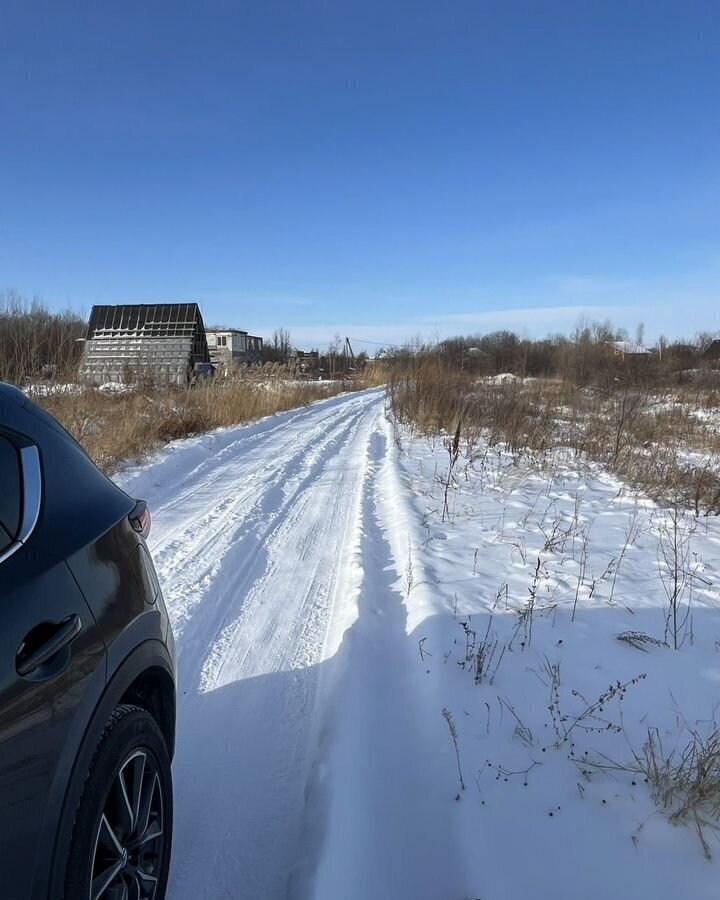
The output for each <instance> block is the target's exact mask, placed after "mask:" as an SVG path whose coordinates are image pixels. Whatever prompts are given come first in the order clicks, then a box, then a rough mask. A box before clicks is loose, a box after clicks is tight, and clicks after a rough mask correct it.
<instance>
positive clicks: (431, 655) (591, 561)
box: [118, 391, 720, 900]
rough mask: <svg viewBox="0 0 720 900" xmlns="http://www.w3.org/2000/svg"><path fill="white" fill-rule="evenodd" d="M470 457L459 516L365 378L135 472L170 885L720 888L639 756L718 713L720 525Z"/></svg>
mask: <svg viewBox="0 0 720 900" xmlns="http://www.w3.org/2000/svg"><path fill="white" fill-rule="evenodd" d="M471 449H472V450H473V459H472V460H470V459H469V458H468V456H466V455H465V456H463V455H461V457H460V459H459V461H458V464H457V466H456V470H455V479H454V481H453V483H452V484H451V486H450V489H449V490H448V504H447V509H445V508H444V489H443V487H442V485H441V484H440V482H441V480H442V479H443V478H444V477H445V475H446V473H447V469H448V454H447V451H446V449H445V448H444V446H443V444H442V441H440V440H438V441H436V442H434V443H428V442H427V441H425V440H421V439H411V438H410V437H408V436H407V435H405V434H400V435H398V436H396V435H395V434H394V432H393V429H392V427H391V426H390V424H389V423H388V422H387V420H386V418H385V410H384V398H383V393H382V392H381V391H369V392H366V393H363V394H354V395H348V396H342V397H337V398H333V399H329V400H324V401H321V402H319V403H316V404H315V405H313V406H312V407H309V408H307V409H303V410H299V411H294V412H291V413H286V414H283V415H279V416H276V417H273V418H270V419H268V420H265V421H263V422H260V423H257V424H256V425H253V426H250V427H245V428H236V429H228V430H223V431H220V432H217V433H215V434H213V435H209V436H206V437H202V438H196V439H191V440H187V441H182V442H178V443H177V444H175V445H172V446H170V447H169V448H168V449H166V450H165V451H163V452H162V453H161V454H160V455H159V456H158V457H157V459H156V460H155V461H154V462H153V463H152V464H150V465H148V466H144V467H141V468H139V469H136V470H130V471H127V472H125V473H124V474H123V475H122V476H121V477H120V478H119V479H118V480H119V481H120V482H121V484H122V485H123V487H125V488H126V489H127V490H128V491H130V492H131V493H134V494H135V495H136V496H143V497H145V498H146V499H147V500H148V501H149V503H150V506H151V509H152V512H153V533H152V536H151V546H152V550H153V554H154V557H155V561H156V565H157V568H158V571H159V574H160V576H161V579H162V582H163V586H164V591H165V595H166V599H167V602H168V606H169V609H170V612H171V615H172V618H173V623H174V626H175V631H176V635H177V639H178V647H179V670H180V671H179V675H180V683H179V694H180V697H179V699H180V708H179V719H178V728H179V732H178V749H177V756H176V760H175V766H174V772H175V786H176V830H175V845H174V851H173V855H174V859H173V876H172V882H171V888H170V894H169V897H170V900H210V898H212V900H229V898H233V900H234V898H238V900H280V898H286V897H287V898H290V900H339V898H343V900H391V898H392V900H476V898H482V900H507V898H518V900H520V898H522V900H525V898H528V897H533V898H546V897H547V898H553V900H571V898H572V900H576V898H577V897H580V896H582V897H584V898H588V900H601V898H603V900H604V898H618V897H652V898H653V900H664V898H668V900H669V898H673V900H676V898H677V897H678V896H687V897H692V898H697V900H704V898H710V897H713V898H714V897H715V896H716V895H717V881H718V869H717V864H716V863H715V862H714V861H713V862H708V861H707V860H706V858H705V854H704V851H703V846H702V844H701V842H700V840H699V839H698V836H697V834H696V833H695V832H694V831H693V829H692V828H691V827H690V826H687V825H682V824H680V825H677V826H675V827H673V826H672V825H670V824H669V823H668V814H667V812H661V811H658V808H657V807H656V806H655V804H654V803H653V802H652V797H651V787H650V785H648V784H646V783H645V781H644V779H643V777H642V776H641V775H638V774H637V773H635V772H633V771H631V770H630V769H628V768H627V766H628V764H632V763H633V759H634V757H633V754H634V753H636V754H642V748H643V745H644V743H645V742H646V740H647V734H648V729H649V728H652V729H657V736H658V737H659V738H660V739H661V740H662V744H663V748H664V751H665V752H666V755H669V754H670V753H672V751H673V749H674V748H678V750H681V749H682V748H683V747H684V746H685V745H686V743H687V741H688V735H689V731H690V730H691V729H695V730H697V731H698V732H699V733H700V734H707V733H709V732H711V731H712V730H713V728H714V727H715V726H714V724H713V718H714V716H715V713H716V706H717V703H718V688H719V686H720V654H719V653H718V647H719V646H720V644H717V643H716V642H717V641H720V602H719V601H718V598H717V584H718V567H719V566H720V523H718V521H717V520H716V519H702V520H699V521H696V520H694V519H690V518H684V517H681V518H680V519H679V521H678V522H677V523H676V525H675V523H672V522H670V521H669V519H668V515H667V514H666V513H664V512H663V511H661V510H658V509H657V508H656V507H655V506H654V505H652V504H651V503H649V502H647V501H644V500H643V499H642V498H638V497H636V496H634V495H633V494H632V493H631V492H629V491H628V490H626V489H624V488H623V486H622V485H621V484H619V483H618V482H617V481H615V480H613V479H612V478H610V477H608V476H607V475H605V474H603V473H602V472H601V471H599V470H597V469H594V468H590V467H587V466H585V465H580V464H576V463H575V462H574V461H573V459H572V457H571V456H569V455H568V456H566V457H565V456H563V455H562V454H556V455H555V457H554V460H553V463H552V465H551V466H549V467H548V466H547V465H543V466H540V465H538V464H537V463H532V462H531V461H530V460H523V459H512V458H511V457H509V456H507V455H504V454H502V453H499V452H497V451H488V450H486V448H484V447H482V446H480V445H478V446H476V447H474V448H471ZM443 513H445V515H444V516H443ZM443 518H444V519H445V521H443ZM671 539H673V540H671ZM672 547H674V548H675V549H676V550H678V548H679V551H678V552H679V556H678V558H679V559H680V560H681V563H680V565H679V567H678V568H679V576H678V577H679V581H678V582H675V581H674V580H673V577H672V572H671V571H670V569H669V568H668V566H667V564H666V562H665V560H666V558H667V552H668V550H669V549H672ZM673 558H674V557H673ZM676 584H677V585H679V586H680V587H682V593H681V594H680V595H679V619H678V623H679V631H678V640H679V642H680V643H681V645H682V646H681V648H680V649H679V650H677V651H676V650H674V649H672V648H671V647H668V646H664V645H662V642H664V641H666V640H667V641H668V642H669V643H670V644H672V643H673V637H674V636H673V634H672V633H668V631H667V627H666V622H667V612H668V593H667V592H668V589H670V590H671V591H672V590H673V588H672V585H676ZM573 611H574V619H573ZM688 612H689V614H688ZM629 631H633V632H636V633H640V634H643V635H647V636H649V637H652V638H654V639H656V640H657V641H659V642H660V645H658V644H655V643H649V642H647V641H644V640H642V641H640V640H639V639H636V640H635V646H633V645H631V644H629V643H627V642H625V641H618V639H617V638H618V635H620V634H622V633H625V632H629ZM640 676H645V677H640ZM633 679H637V681H636V683H630V684H628V686H627V688H626V689H624V690H623V691H620V692H618V693H617V694H616V695H615V696H612V697H610V698H608V699H606V700H605V701H604V702H601V703H596V702H595V701H597V700H598V698H600V697H601V696H602V695H603V694H604V692H606V691H607V690H608V688H609V686H611V685H617V683H618V682H620V683H621V684H623V685H624V684H626V683H628V682H631V681H632V680H633ZM550 707H552V709H551V708H550ZM443 711H445V716H443ZM566 736H567V740H565V737H566ZM456 746H457V753H456ZM458 764H459V767H458ZM461 779H462V782H461ZM670 811H672V810H670ZM704 834H705V837H706V840H707V842H708V850H709V852H710V853H711V854H712V855H713V856H716V855H718V854H720V846H718V842H717V840H716V838H715V837H714V834H713V832H712V829H710V828H705V829H704Z"/></svg>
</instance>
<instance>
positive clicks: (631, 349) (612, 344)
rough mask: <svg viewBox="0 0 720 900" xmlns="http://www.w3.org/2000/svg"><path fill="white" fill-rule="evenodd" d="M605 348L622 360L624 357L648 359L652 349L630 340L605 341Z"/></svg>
mask: <svg viewBox="0 0 720 900" xmlns="http://www.w3.org/2000/svg"><path fill="white" fill-rule="evenodd" d="M605 347H606V348H607V350H608V351H609V352H610V353H612V354H613V356H617V357H619V358H620V359H622V360H626V359H650V358H651V357H652V350H648V348H647V347H643V346H642V344H635V343H633V342H632V341H605Z"/></svg>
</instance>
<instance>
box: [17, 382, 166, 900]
mask: <svg viewBox="0 0 720 900" xmlns="http://www.w3.org/2000/svg"><path fill="white" fill-rule="evenodd" d="M0 434H2V435H3V436H5V437H7V438H9V439H10V440H11V441H12V442H13V444H14V445H15V446H16V447H17V448H18V450H19V449H20V448H21V447H33V448H34V447H36V448H37V455H36V456H35V457H34V458H35V459H36V460H39V464H40V465H39V469H38V466H37V464H36V465H35V468H36V469H37V470H38V472H39V476H40V481H41V486H42V497H41V502H40V506H39V510H38V515H37V518H36V520H35V521H34V522H33V527H32V529H31V531H30V532H29V533H28V535H26V540H24V542H23V543H18V544H16V546H15V547H14V550H13V552H12V553H11V554H10V555H8V556H5V557H4V558H3V559H2V561H0V885H2V888H1V889H0V894H1V895H2V898H3V900H49V898H50V900H56V898H60V897H62V894H63V888H62V884H63V880H64V870H65V865H66V862H67V853H68V848H69V846H70V838H71V833H72V825H73V821H74V815H75V810H76V809H77V804H78V801H79V798H80V795H81V792H82V787H83V784H84V781H85V777H86V775H87V772H88V768H89V766H90V762H91V760H92V758H93V754H94V752H95V748H96V746H97V743H98V740H99V739H100V736H101V735H102V731H103V728H104V725H105V722H106V721H107V719H108V717H109V716H110V715H111V713H112V711H113V709H114V707H115V706H116V705H117V704H118V703H120V702H131V703H137V704H139V705H144V707H145V708H147V709H148V711H150V712H151V714H153V715H154V716H155V717H156V719H157V720H158V724H160V725H161V730H162V731H163V734H164V735H165V738H166V742H167V744H168V749H169V751H170V754H171V755H172V752H173V749H174V728H175V651H174V642H173V640H172V632H171V630H170V626H169V620H168V616H167V612H166V609H165V605H164V602H163V599H162V593H161V591H160V589H159V584H158V583H157V576H156V575H155V572H154V568H153V566H152V562H151V559H150V556H149V554H148V553H147V549H146V546H145V542H144V539H143V537H142V536H141V535H140V534H138V533H137V532H136V531H135V530H134V529H133V527H132V525H131V524H130V522H129V520H128V515H129V513H130V512H131V511H132V510H133V508H134V507H135V501H134V500H133V499H131V498H130V497H128V496H127V495H126V494H125V493H124V492H123V491H121V490H120V489H119V488H118V487H117V486H116V485H115V484H113V482H112V481H110V479H108V478H107V477H106V476H105V475H103V474H102V473H101V472H100V471H99V470H98V469H97V468H96V467H95V465H94V464H93V463H92V461H91V460H90V459H89V458H88V457H87V455H86V454H85V452H84V451H83V450H82V449H81V448H80V446H79V445H78V444H77V443H76V442H75V441H74V440H73V439H72V438H71V437H70V436H69V435H68V434H67V433H66V432H65V431H64V430H63V429H62V428H61V427H60V426H59V425H58V424H57V423H56V422H55V421H54V420H53V419H51V418H50V417H49V416H48V415H47V413H45V412H43V411H42V410H40V409H38V408H37V407H36V406H35V405H34V404H33V403H32V402H31V401H29V400H28V399H27V398H26V397H25V396H24V395H23V394H22V393H20V392H19V391H17V390H16V389H14V388H11V387H9V386H7V385H2V384H0ZM19 455H20V454H19ZM0 475H1V473H0ZM73 616H78V617H79V620H80V628H79V633H77V634H76V635H75V636H74V638H73V639H72V641H71V643H69V644H68V645H67V646H65V647H63V649H62V650H61V651H58V652H57V653H54V654H53V655H52V657H51V658H50V659H49V660H48V661H47V663H44V664H43V665H42V666H40V667H39V668H38V669H37V670H35V671H34V672H32V673H30V674H28V675H27V676H25V677H23V676H21V675H19V674H18V666H20V670H21V671H22V670H23V665H22V662H23V660H24V659H25V658H26V656H27V652H26V651H28V648H30V647H31V646H32V644H33V640H35V639H36V638H37V640H38V641H39V644H40V646H41V647H42V646H43V639H44V635H45V633H46V630H47V631H49V633H51V634H54V633H56V632H55V629H57V628H58V627H60V626H62V625H63V623H64V622H65V621H66V620H68V621H70V620H71V619H72V617H73ZM33 629H35V631H33ZM28 634H30V638H29V640H28V641H27V642H26V643H25V644H23V641H24V640H25V638H26V637H27V636H28ZM38 634H39V635H40V637H39V638H38V637H37V636H38ZM21 646H23V648H24V649H23V653H22V654H21V657H20V661H19V662H18V659H17V657H18V651H19V650H20V648H21Z"/></svg>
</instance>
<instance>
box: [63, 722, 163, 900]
mask: <svg viewBox="0 0 720 900" xmlns="http://www.w3.org/2000/svg"><path fill="white" fill-rule="evenodd" d="M172 817H173V800H172V775H171V771H170V758H169V756H168V752H167V747H166V746H165V741H164V740H163V736H162V734H161V732H160V729H159V728H158V726H157V724H156V722H155V720H154V719H153V717H152V716H151V715H150V714H149V713H148V712H146V711H145V710H144V709H140V708H139V707H137V706H118V707H117V708H116V709H115V710H114V712H113V714H112V715H111V716H110V718H109V719H108V721H107V723H106V724H105V728H104V729H103V733H102V736H101V737H100V740H99V742H98V745H97V748H96V750H95V754H94V756H93V760H92V763H91V764H90V770H89V772H88V774H87V778H86V779H85V785H84V787H83V792H82V795H81V797H80V802H79V804H78V808H77V812H76V814H75V822H74V824H73V833H72V839H71V843H70V853H69V858H68V863H67V869H66V875H65V900H125V898H127V900H164V897H165V891H166V888H167V880H168V871H169V868H170V848H171V843H172ZM113 872H114V873H115V874H113ZM108 879H109V880H108ZM105 881H107V884H106V886H105V887H103V886H102V885H103V883H104V882H105Z"/></svg>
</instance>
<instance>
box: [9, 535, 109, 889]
mask: <svg viewBox="0 0 720 900" xmlns="http://www.w3.org/2000/svg"><path fill="white" fill-rule="evenodd" d="M0 578H1V579H2V588H1V593H0V615H1V616H2V628H0V861H3V860H8V861H10V860H11V861H12V865H7V866H5V865H2V863H0V869H2V886H3V887H2V896H3V898H7V900H16V898H18V900H25V898H26V897H28V896H29V891H30V887H31V882H32V875H33V872H34V871H35V869H36V866H37V857H38V855H39V853H40V850H41V847H40V840H39V836H40V834H41V832H42V825H43V823H44V822H45V820H46V816H47V813H48V809H47V797H48V795H49V793H50V790H51V787H52V784H53V781H54V780H55V778H56V776H57V775H58V774H59V762H60V758H61V756H62V755H63V754H64V753H67V752H72V750H73V744H74V745H75V752H77V748H78V746H79V742H76V741H73V730H74V728H75V726H76V725H77V723H78V721H79V720H81V719H82V717H83V715H86V714H87V715H88V718H89V714H90V712H91V711H92V709H93V708H94V706H95V705H96V704H97V702H98V700H99V698H100V696H101V695H102V690H103V688H104V686H105V681H106V666H105V659H106V653H105V646H104V643H103V641H102V638H101V636H100V632H99V629H98V627H97V624H96V622H95V620H94V617H93V615H92V613H91V611H90V609H89V607H88V606H87V604H86V603H85V600H84V598H83V596H82V594H81V592H80V590H79V589H78V587H77V584H76V583H75V580H74V579H73V577H72V574H71V573H70V570H69V569H68V567H67V564H66V563H65V562H64V561H62V560H56V559H55V558H53V557H50V556H48V555H47V554H44V553H42V552H40V551H35V550H32V549H29V548H25V547H23V548H22V549H21V550H20V551H19V552H18V553H16V554H14V555H13V556H12V557H11V558H10V559H8V560H7V561H6V562H5V563H4V564H3V566H2V573H1V575H0ZM73 615H78V616H79V617H80V620H81V623H82V624H81V629H80V633H79V634H78V635H77V637H76V638H75V639H74V640H73V642H72V644H71V645H69V646H68V647H67V648H66V652H65V651H63V652H62V654H58V655H57V658H55V659H54V660H52V661H51V662H50V664H48V665H47V666H41V667H40V668H39V669H38V670H36V671H35V672H33V673H32V674H31V675H29V676H27V677H22V676H20V675H19V674H18V672H17V670H16V656H17V653H18V650H19V648H20V647H21V645H22V643H23V640H24V638H25V637H26V636H27V635H28V633H29V632H31V631H32V630H33V629H34V628H36V627H37V626H38V623H39V622H48V623H52V624H58V623H60V622H62V621H63V620H64V619H66V618H67V617H69V616H73ZM85 711H87V713H86V712H85Z"/></svg>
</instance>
